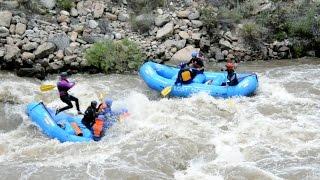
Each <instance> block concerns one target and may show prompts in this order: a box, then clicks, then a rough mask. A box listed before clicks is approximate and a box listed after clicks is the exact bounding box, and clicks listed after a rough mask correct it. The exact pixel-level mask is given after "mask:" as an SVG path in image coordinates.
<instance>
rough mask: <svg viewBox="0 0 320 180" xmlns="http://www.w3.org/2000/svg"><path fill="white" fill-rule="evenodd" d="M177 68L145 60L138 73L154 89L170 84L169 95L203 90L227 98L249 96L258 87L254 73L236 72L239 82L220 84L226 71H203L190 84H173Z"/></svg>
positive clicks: (189, 94)
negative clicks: (231, 84) (232, 84)
mask: <svg viewBox="0 0 320 180" xmlns="http://www.w3.org/2000/svg"><path fill="white" fill-rule="evenodd" d="M178 72H179V69H178V68H176V67H172V66H167V65H163V64H158V63H155V62H152V61H148V62H145V63H144V64H143V65H142V66H141V67H140V70H139V74H140V76H141V77H142V79H143V80H144V81H145V83H146V84H147V85H148V86H149V87H150V88H151V89H154V90H156V91H159V92H161V91H162V90H163V89H164V88H166V87H169V86H172V90H171V92H170V96H176V97H188V96H191V95H192V94H195V93H199V92H205V93H208V94H209V95H211V96H214V97H222V98H228V97H232V96H250V95H252V94H254V92H255V91H256V89H257V87H258V77H257V75H256V74H255V73H242V74H241V73H240V74H239V73H237V77H238V80H239V84H238V85H236V86H221V84H222V83H224V82H226V80H227V73H226V72H206V71H205V72H204V74H199V75H197V76H196V77H195V78H194V79H193V82H192V83H190V84H183V85H174V82H175V81H176V79H177V74H178Z"/></svg>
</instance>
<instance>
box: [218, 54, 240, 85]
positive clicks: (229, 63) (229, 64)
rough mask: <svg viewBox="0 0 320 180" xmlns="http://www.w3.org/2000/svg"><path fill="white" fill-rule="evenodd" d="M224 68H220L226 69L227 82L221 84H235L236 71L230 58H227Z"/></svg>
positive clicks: (236, 81) (236, 80) (236, 79)
mask: <svg viewBox="0 0 320 180" xmlns="http://www.w3.org/2000/svg"><path fill="white" fill-rule="evenodd" d="M225 66H226V69H225V70H224V69H221V70H222V71H227V73H228V74H227V82H223V83H222V84H221V86H226V85H228V86H236V85H237V84H238V83H239V81H238V78H237V73H236V72H235V71H234V69H235V65H234V64H233V62H232V60H231V59H228V60H227V64H226V65H225Z"/></svg>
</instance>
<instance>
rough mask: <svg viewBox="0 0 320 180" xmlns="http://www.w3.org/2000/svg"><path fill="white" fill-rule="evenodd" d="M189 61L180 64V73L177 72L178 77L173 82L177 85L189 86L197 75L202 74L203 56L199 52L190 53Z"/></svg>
mask: <svg viewBox="0 0 320 180" xmlns="http://www.w3.org/2000/svg"><path fill="white" fill-rule="evenodd" d="M191 57H192V58H191V59H190V61H189V62H187V63H181V64H180V71H179V72H178V77H177V80H176V82H175V85H177V84H181V83H182V84H189V83H191V82H192V80H193V78H194V77H196V75H198V74H203V72H204V64H203V59H204V56H203V54H202V53H201V52H199V53H198V52H196V51H193V52H192V53H191Z"/></svg>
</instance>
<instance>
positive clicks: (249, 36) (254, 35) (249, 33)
mask: <svg viewBox="0 0 320 180" xmlns="http://www.w3.org/2000/svg"><path fill="white" fill-rule="evenodd" d="M263 32H264V30H263V28H262V27H261V26H259V25H258V24H256V23H254V22H248V23H245V24H244V25H243V27H242V29H241V35H242V37H243V38H244V40H245V42H246V43H247V44H248V45H250V46H251V47H252V48H253V49H258V45H259V42H260V41H261V37H262V34H263Z"/></svg>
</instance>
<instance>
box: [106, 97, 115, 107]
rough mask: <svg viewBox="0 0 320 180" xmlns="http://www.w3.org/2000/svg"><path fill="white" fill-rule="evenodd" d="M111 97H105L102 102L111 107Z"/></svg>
mask: <svg viewBox="0 0 320 180" xmlns="http://www.w3.org/2000/svg"><path fill="white" fill-rule="evenodd" d="M112 102H113V101H112V99H109V98H106V99H105V100H104V103H106V105H108V106H109V107H111V105H112Z"/></svg>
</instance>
